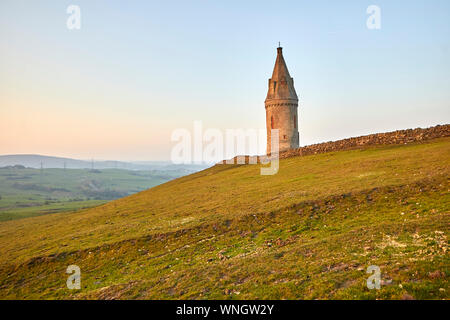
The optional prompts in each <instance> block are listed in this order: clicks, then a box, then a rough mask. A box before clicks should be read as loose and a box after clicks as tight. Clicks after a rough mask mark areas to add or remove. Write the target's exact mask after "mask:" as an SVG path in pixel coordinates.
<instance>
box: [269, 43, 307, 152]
mask: <svg viewBox="0 0 450 320" xmlns="http://www.w3.org/2000/svg"><path fill="white" fill-rule="evenodd" d="M265 106H266V127H267V154H269V153H270V152H271V150H270V149H271V129H279V131H278V136H279V148H280V151H285V150H289V149H294V148H298V147H299V135H298V113H297V108H298V98H297V93H296V92H295V89H294V79H293V78H291V76H290V75H289V71H288V68H287V66H286V62H284V58H283V48H281V47H278V48H277V60H276V61H275V67H274V68H273V73H272V78H270V79H269V91H268V92H267V97H266V101H265Z"/></svg>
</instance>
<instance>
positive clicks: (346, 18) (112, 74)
mask: <svg viewBox="0 0 450 320" xmlns="http://www.w3.org/2000/svg"><path fill="white" fill-rule="evenodd" d="M71 4H74V5H78V6H80V8H81V30H72V31H69V30H68V29H67V28H66V20H67V18H68V14H67V13H66V8H67V7H68V6H69V5H71ZM372 4H375V5H378V6H379V7H380V8H381V29H380V30H369V29H367V27H366V20H367V17H368V15H367V13H366V8H367V7H368V6H369V5H372ZM278 41H281V45H282V47H283V48H284V49H283V52H284V56H285V59H286V62H287V65H288V68H289V71H290V73H291V76H292V77H294V80H295V87H296V90H297V93H298V95H299V99H300V108H299V122H300V124H299V128H300V143H301V145H306V144H311V143H316V142H322V141H328V140H336V139H340V138H346V137H350V136H358V135H362V134H369V133H374V132H383V131H390V130H395V129H404V128H414V127H419V126H420V127H427V126H432V125H436V124H444V123H449V122H450V1H447V0H442V1H436V0H434V1H433V0H431V1H393V0H389V1H374V0H371V1H363V0H355V1H298V0H297V1H260V0H259V1H242V0H241V1H229V0H227V1H219V0H216V1H164V2H163V1H112V0H107V1H106V0H105V1H98V0H88V1H87V0H86V1H81V0H71V1H60V0H59V1H56V0H54V1H44V0H40V1H31V0H28V1H22V0H12V1H9V0H2V1H1V2H0V154H11V153H40V154H49V155H56V156H70V157H76V158H96V159H118V160H161V159H169V157H170V150H171V147H172V146H173V143H171V142H170V135H171V132H172V131H173V130H174V129H176V128H187V129H191V128H192V122H193V121H194V120H202V121H203V126H204V127H205V128H209V127H212V128H219V129H226V128H255V129H258V128H264V126H265V110H264V99H265V96H266V92H267V79H268V78H269V77H270V75H271V72H272V68H273V64H274V61H275V56H276V47H277V44H278Z"/></svg>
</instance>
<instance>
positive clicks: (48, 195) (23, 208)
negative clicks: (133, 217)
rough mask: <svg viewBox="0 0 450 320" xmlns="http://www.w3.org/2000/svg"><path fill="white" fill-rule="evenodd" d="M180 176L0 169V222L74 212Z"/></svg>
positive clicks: (170, 174)
mask: <svg viewBox="0 0 450 320" xmlns="http://www.w3.org/2000/svg"><path fill="white" fill-rule="evenodd" d="M181 175H183V174H182V173H181V172H179V171H175V170H173V171H130V170H120V169H103V170H89V169H43V170H39V169H31V168H23V167H21V166H11V167H2V168H0V221H5V220H12V219H19V218H24V217H30V216H38V215H43V214H49V213H55V212H61V211H75V210H78V209H82V208H87V207H94V206H97V205H100V204H103V203H106V202H108V201H110V200H113V199H117V198H121V197H125V196H127V195H130V194H132V193H136V192H139V191H142V190H145V189H148V188H150V187H153V186H156V185H158V184H161V183H164V182H166V181H168V180H170V179H173V178H176V177H179V176H181Z"/></svg>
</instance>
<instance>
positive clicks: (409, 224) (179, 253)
mask: <svg viewBox="0 0 450 320" xmlns="http://www.w3.org/2000/svg"><path fill="white" fill-rule="evenodd" d="M449 142H450V139H449V138H445V139H437V140H434V141H430V142H428V143H423V144H411V145H402V146H379V147H373V148H368V149H364V150H352V151H343V152H334V153H326V154H321V155H314V156H306V157H295V158H289V159H283V160H281V161H280V170H279V173H278V174H276V175H274V176H261V175H260V174H259V165H240V166H237V165H236V166H231V165H218V166H215V167H213V168H210V169H207V170H204V171H201V172H198V173H195V174H192V175H190V176H186V177H182V178H179V179H176V180H173V181H170V182H168V183H165V184H163V185H159V186H156V187H154V188H152V189H149V190H146V191H143V192H140V193H137V194H134V195H131V196H129V197H126V198H123V199H119V200H115V201H112V202H109V203H107V204H104V205H101V206H99V207H96V208H92V209H86V210H81V211H78V212H75V213H72V212H71V213H58V214H53V215H46V216H40V217H33V218H27V219H21V220H16V221H7V222H2V223H0V251H1V255H0V297H1V298H4V299H10V298H21V299H22V298H26V299H33V298H35V299H36V298H37V299H41V298H45V299H54V298H58V299H72V298H75V299H86V298H94V299H112V298H122V299H124V298H129V299H148V298H152V299H178V298H186V299H215V298H220V299H222V298H225V299H246V298H248V299H401V298H405V297H408V296H412V297H414V298H419V299H441V298H444V299H447V298H448V296H449V294H448V292H449V290H450V289H449V286H448V280H447V278H448V276H449V265H450V259H449V256H448V252H447V250H448V238H447V237H448V232H449V225H450V223H449V222H450V220H449V213H450V212H449V211H450V210H449V208H450V197H449V189H450V184H449V180H448V177H449V167H450V158H449V155H450V143H449ZM70 264H76V265H78V266H80V268H81V272H82V289H81V290H68V289H67V288H66V286H65V284H66V279H67V276H68V275H67V274H65V269H66V268H67V266H68V265H70ZM369 265H378V266H379V267H380V268H381V273H382V279H383V285H382V288H381V289H380V290H369V289H368V288H367V287H366V280H367V278H368V276H369V274H367V273H366V269H367V267H368V266H369Z"/></svg>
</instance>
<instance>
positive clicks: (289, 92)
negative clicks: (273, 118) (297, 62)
mask: <svg viewBox="0 0 450 320" xmlns="http://www.w3.org/2000/svg"><path fill="white" fill-rule="evenodd" d="M272 99H283V100H285V99H288V100H297V101H298V98H297V93H296V92H295V88H294V79H292V78H291V75H290V74H289V71H288V68H287V66H286V62H285V61H284V57H283V48H281V47H278V48H277V59H276V61H275V67H274V68H273V73H272V78H270V79H269V90H268V92H267V97H266V101H267V100H272Z"/></svg>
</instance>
